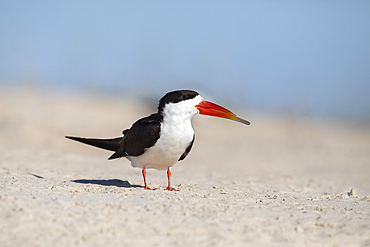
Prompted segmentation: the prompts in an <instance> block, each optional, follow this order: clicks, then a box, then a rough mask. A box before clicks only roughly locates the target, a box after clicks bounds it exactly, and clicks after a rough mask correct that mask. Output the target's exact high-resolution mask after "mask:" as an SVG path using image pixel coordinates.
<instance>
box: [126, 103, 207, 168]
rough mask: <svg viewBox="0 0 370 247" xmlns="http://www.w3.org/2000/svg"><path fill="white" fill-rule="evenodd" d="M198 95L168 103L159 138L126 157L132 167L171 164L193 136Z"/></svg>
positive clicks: (159, 166)
mask: <svg viewBox="0 0 370 247" xmlns="http://www.w3.org/2000/svg"><path fill="white" fill-rule="evenodd" d="M201 100H202V98H201V97H200V96H197V97H195V98H194V99H191V100H186V101H183V102H179V103H174V104H173V103H170V104H168V105H166V106H165V108H164V110H163V121H162V124H161V133H160V138H159V139H158V140H157V142H156V143H155V145H154V146H152V147H150V148H148V149H146V150H145V152H144V153H143V154H142V155H140V156H136V157H127V158H128V159H129V160H131V165H132V166H133V167H141V168H143V167H146V168H154V169H158V170H165V169H167V168H168V167H171V166H173V165H174V164H175V163H176V162H177V161H178V160H179V159H180V157H181V155H182V154H183V153H184V152H185V150H186V148H187V147H188V146H189V145H190V143H191V142H192V141H193V138H194V129H193V126H192V124H191V119H192V117H193V116H194V115H195V114H197V113H198V110H197V109H196V108H195V107H194V106H195V105H197V104H198V103H199V102H200V101H201Z"/></svg>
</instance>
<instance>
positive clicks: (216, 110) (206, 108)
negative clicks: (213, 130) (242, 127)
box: [195, 100, 250, 125]
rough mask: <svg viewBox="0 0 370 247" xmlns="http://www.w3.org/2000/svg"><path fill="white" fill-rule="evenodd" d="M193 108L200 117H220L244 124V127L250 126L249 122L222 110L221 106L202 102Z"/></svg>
mask: <svg viewBox="0 0 370 247" xmlns="http://www.w3.org/2000/svg"><path fill="white" fill-rule="evenodd" d="M195 107H196V108H197V109H198V111H199V114H202V115H208V116H214V117H222V118H227V119H230V120H234V121H237V122H240V123H243V124H246V125H249V124H250V122H248V121H247V120H244V119H242V118H240V117H237V116H236V115H235V114H234V113H232V112H231V111H229V110H227V109H225V108H223V107H222V106H219V105H217V104H215V103H212V102H209V101H205V100H203V101H202V102H200V103H199V104H198V105H196V106H195Z"/></svg>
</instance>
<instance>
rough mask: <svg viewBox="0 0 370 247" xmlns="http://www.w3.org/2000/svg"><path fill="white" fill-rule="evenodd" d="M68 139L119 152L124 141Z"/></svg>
mask: <svg viewBox="0 0 370 247" xmlns="http://www.w3.org/2000/svg"><path fill="white" fill-rule="evenodd" d="M66 138H68V139H71V140H74V141H78V142H82V143H85V144H88V145H91V146H94V147H98V148H102V149H106V150H110V151H117V150H118V149H119V148H120V142H121V141H122V137H117V138H113V139H96V138H81V137H74V136H66Z"/></svg>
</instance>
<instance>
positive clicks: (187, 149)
mask: <svg viewBox="0 0 370 247" xmlns="http://www.w3.org/2000/svg"><path fill="white" fill-rule="evenodd" d="M194 140H195V134H194V136H193V140H192V141H191V143H190V144H189V146H188V147H187V148H186V150H185V152H184V153H183V154H182V155H181V157H180V159H179V161H180V160H183V159H185V157H186V156H187V155H188V154H189V153H190V150H191V148H192V147H193V143H194Z"/></svg>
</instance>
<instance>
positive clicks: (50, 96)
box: [0, 89, 370, 246]
mask: <svg viewBox="0 0 370 247" xmlns="http://www.w3.org/2000/svg"><path fill="white" fill-rule="evenodd" d="M158 98H160V96H158ZM210 100H211V101H214V102H217V99H210ZM155 107H156V106H155V105H154V106H152V107H151V108H150V107H148V106H143V105H142V102H132V101H131V102H129V101H127V100H125V99H119V98H117V97H113V98H109V97H108V96H97V95H93V94H86V95H82V96H81V95H70V94H66V93H64V94H56V93H50V92H44V91H37V90H36V91H35V90H33V91H31V92H29V91H25V90H10V89H0V153H1V155H0V209H1V210H0V243H1V244H0V245H1V246H113V245H117V246H370V178H369V175H370V128H369V127H368V126H365V125H362V126H361V125H358V124H357V125H354V124H345V123H338V122H335V123H334V122H319V121H318V120H315V119H303V118H297V117H294V116H289V115H281V116H266V115H261V114H257V113H256V112H253V111H248V110H246V111H240V109H231V110H233V111H235V112H236V113H238V115H240V116H241V117H243V118H246V119H248V120H250V121H251V122H252V124H251V125H250V126H245V125H242V124H239V123H236V122H232V121H228V120H224V119H216V118H211V117H204V116H196V117H195V118H194V121H193V125H194V128H195V131H196V141H195V144H194V147H193V150H192V151H191V152H190V154H189V156H188V157H187V158H186V159H185V160H184V161H181V162H179V163H177V164H176V165H175V166H174V167H173V169H172V174H173V176H172V183H173V186H174V187H175V188H178V189H179V191H178V192H172V191H165V190H164V189H165V187H166V183H167V180H166V173H165V172H164V171H155V170H148V174H147V178H148V182H149V186H151V187H154V188H156V190H154V191H146V190H144V189H143V186H142V185H143V181H142V177H141V171H140V169H137V168H132V167H131V166H130V164H129V162H128V161H127V160H126V159H121V160H118V161H107V158H108V157H109V156H110V152H107V151H104V150H99V149H96V148H93V147H89V146H86V145H83V144H79V143H77V142H73V141H71V140H67V139H65V138H64V136H65V135H75V136H84V137H116V136H119V135H120V133H121V131H122V130H123V129H124V128H127V127H130V126H131V124H132V123H133V122H134V121H135V120H137V119H138V118H140V117H143V116H146V115H149V114H150V113H152V111H153V110H154V109H155ZM228 108H232V107H228Z"/></svg>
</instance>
